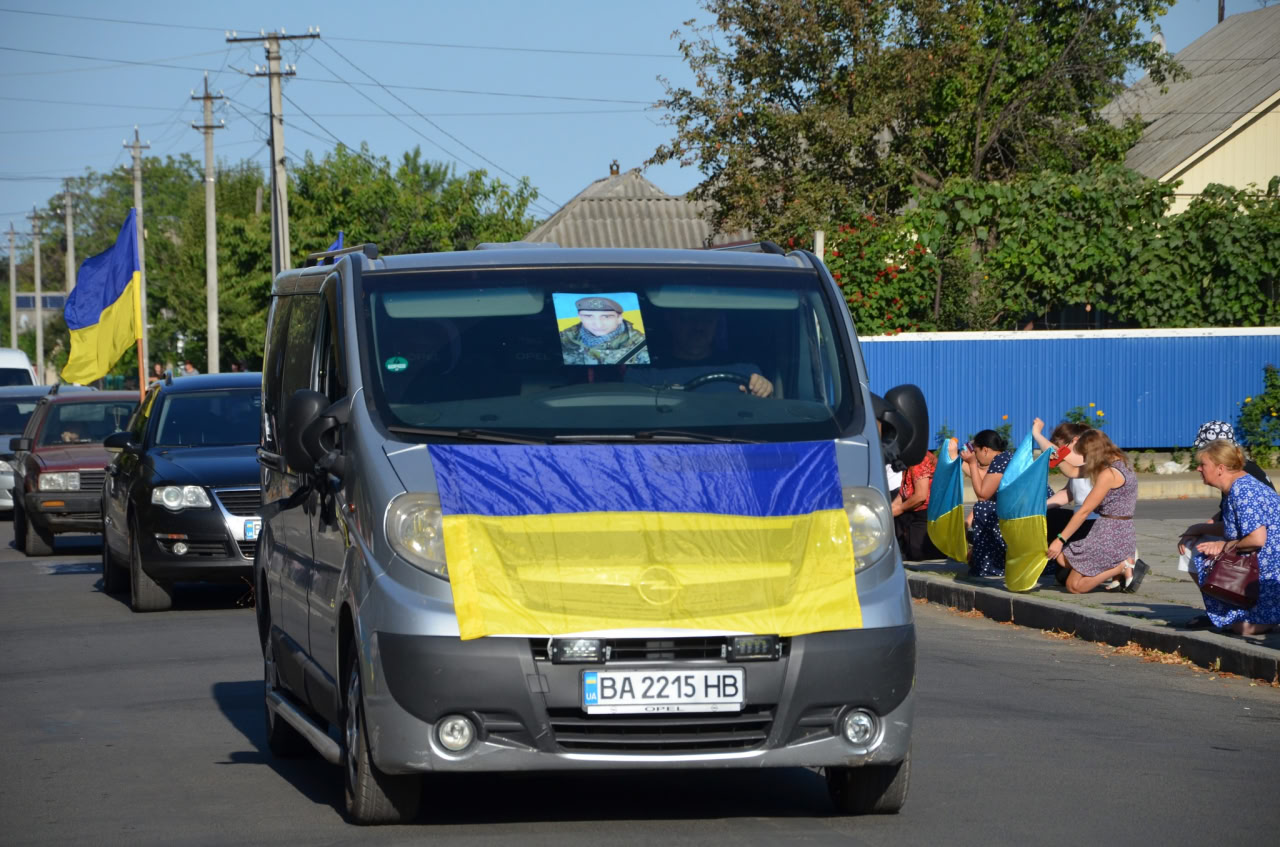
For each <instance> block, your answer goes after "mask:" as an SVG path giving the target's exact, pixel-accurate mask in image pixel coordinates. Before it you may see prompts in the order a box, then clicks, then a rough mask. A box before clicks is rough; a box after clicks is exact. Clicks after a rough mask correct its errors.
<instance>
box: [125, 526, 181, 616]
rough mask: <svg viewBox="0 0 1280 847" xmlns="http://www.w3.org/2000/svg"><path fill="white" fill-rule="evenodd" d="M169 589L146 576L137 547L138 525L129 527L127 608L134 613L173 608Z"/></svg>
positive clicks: (139, 550)
mask: <svg viewBox="0 0 1280 847" xmlns="http://www.w3.org/2000/svg"><path fill="white" fill-rule="evenodd" d="M169 591H170V589H169V588H168V587H166V586H163V585H161V584H160V583H158V582H156V581H155V580H154V579H152V578H151V577H149V576H147V572H146V571H144V570H143V569H142V550H141V549H139V547H138V525H137V524H136V523H133V524H130V526H129V606H130V607H131V608H132V609H133V610H134V611H135V612H163V611H164V610H166V609H170V608H172V607H173V595H172V594H170V593H169Z"/></svg>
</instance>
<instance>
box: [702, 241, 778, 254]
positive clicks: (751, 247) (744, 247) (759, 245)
mask: <svg viewBox="0 0 1280 847" xmlns="http://www.w3.org/2000/svg"><path fill="white" fill-rule="evenodd" d="M711 249H712V250H724V251H727V252H732V253H773V254H776V255H778V256H785V255H787V251H786V250H783V249H782V248H781V247H779V246H778V245H777V244H776V243H775V242H773V241H756V242H754V243H752V244H730V245H727V246H725V247H712V248H711Z"/></svg>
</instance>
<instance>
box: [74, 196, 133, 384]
mask: <svg viewBox="0 0 1280 847" xmlns="http://www.w3.org/2000/svg"><path fill="white" fill-rule="evenodd" d="M141 288H142V272H141V269H140V267H139V263H138V225H137V219H136V217H135V210H133V209H130V210H129V215H128V217H126V218H125V221H124V226H122V227H120V234H119V235H118V236H117V237H116V243H115V245H113V246H112V247H111V248H110V249H108V250H106V251H105V252H102V253H99V254H98V255H96V256H94V257H93V258H90V259H85V261H84V263H83V264H82V265H80V273H79V274H77V276H76V287H75V288H74V289H72V291H71V296H70V297H68V298H67V305H66V308H65V309H63V315H64V316H65V317H66V321H67V329H69V330H70V331H71V355H70V357H68V359H67V364H66V367H64V368H63V369H62V379H63V381H65V382H76V383H80V384H81V385H83V384H85V383H89V382H93V381H94V380H95V379H100V378H101V377H103V376H105V375H106V373H107V371H109V370H111V366H112V365H114V364H115V363H116V362H118V361H119V360H120V356H121V355H123V354H124V351H125V350H127V349H129V347H130V346H132V345H133V343H134V342H135V341H137V340H138V339H139V338H141V337H142V305H141Z"/></svg>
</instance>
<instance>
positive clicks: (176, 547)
mask: <svg viewBox="0 0 1280 847" xmlns="http://www.w3.org/2000/svg"><path fill="white" fill-rule="evenodd" d="M186 552H187V545H186V544H183V543H182V542H181V541H175V542H174V543H173V555H175V556H182V555H184V554H185V553H186Z"/></svg>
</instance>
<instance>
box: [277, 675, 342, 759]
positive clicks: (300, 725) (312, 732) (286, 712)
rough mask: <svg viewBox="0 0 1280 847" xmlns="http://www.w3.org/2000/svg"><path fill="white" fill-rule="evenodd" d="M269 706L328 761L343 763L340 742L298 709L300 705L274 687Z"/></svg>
mask: <svg viewBox="0 0 1280 847" xmlns="http://www.w3.org/2000/svg"><path fill="white" fill-rule="evenodd" d="M267 708H268V709H270V710H271V711H273V712H275V714H276V717H280V718H284V719H285V721H287V722H288V724H289V725H290V726H292V727H293V728H294V729H296V730H297V731H298V732H300V733H302V737H303V738H305V739H307V741H308V742H309V743H310V744H311V746H312V747H314V748H316V752H317V753H319V754H320V755H321V756H322V757H324V760H325V761H326V762H328V763H329V764H331V765H340V764H342V748H340V747H339V746H338V742H336V741H334V740H333V739H332V738H330V737H329V733H327V732H325V731H324V730H323V729H321V728H320V727H319V726H317V725H316V724H315V723H314V722H313V721H312V720H311V718H309V717H307V716H306V715H304V714H303V713H302V712H300V711H298V707H297V706H295V705H293V704H292V703H290V702H289V701H288V700H286V699H285V698H284V697H283V695H281V694H280V692H279V691H276V690H274V689H272V690H270V691H268V692H267Z"/></svg>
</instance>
